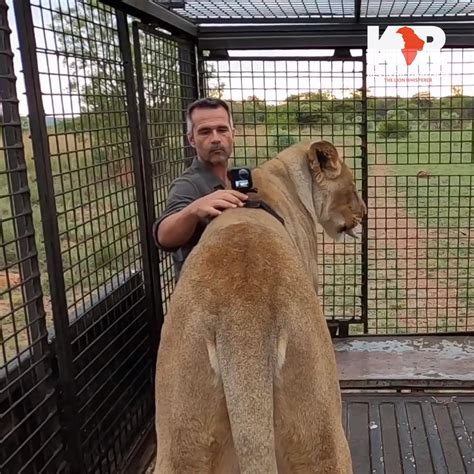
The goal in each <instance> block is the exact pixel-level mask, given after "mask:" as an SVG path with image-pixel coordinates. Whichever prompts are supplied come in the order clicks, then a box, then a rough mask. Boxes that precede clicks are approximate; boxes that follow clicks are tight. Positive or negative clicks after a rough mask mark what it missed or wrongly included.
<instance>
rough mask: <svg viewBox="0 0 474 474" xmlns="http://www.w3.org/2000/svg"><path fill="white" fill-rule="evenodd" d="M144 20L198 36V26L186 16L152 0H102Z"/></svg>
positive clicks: (170, 29) (173, 31)
mask: <svg viewBox="0 0 474 474" xmlns="http://www.w3.org/2000/svg"><path fill="white" fill-rule="evenodd" d="M101 1H102V2H103V3H106V4H108V5H110V6H112V7H114V8H116V9H117V10H119V9H120V10H122V11H125V13H129V14H130V15H133V16H135V17H137V18H140V19H141V20H142V21H144V22H147V23H149V22H152V23H156V24H157V25H159V26H161V27H163V28H165V29H167V30H169V31H170V32H171V33H174V34H184V35H187V36H192V37H197V26H196V25H194V24H193V23H192V22H191V21H189V20H187V19H186V18H184V17H182V16H180V15H178V14H176V13H174V12H172V11H170V10H168V9H167V8H165V7H163V6H162V5H158V4H157V3H154V2H152V1H150V0H101Z"/></svg>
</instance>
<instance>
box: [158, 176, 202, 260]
mask: <svg viewBox="0 0 474 474" xmlns="http://www.w3.org/2000/svg"><path fill="white" fill-rule="evenodd" d="M198 198H199V193H198V190H197V187H196V186H195V185H194V183H193V182H192V181H190V180H189V179H186V178H183V177H180V178H176V179H175V180H174V181H173V183H171V186H170V189H169V193H168V198H167V200H166V207H165V210H164V211H163V213H162V214H161V215H160V216H159V218H158V219H157V220H156V221H155V222H154V224H153V229H152V232H153V239H154V241H155V244H156V245H157V246H158V247H159V248H160V249H162V250H165V251H168V252H175V251H176V250H178V249H179V247H173V248H170V247H164V246H163V245H161V244H160V242H159V241H158V227H159V225H160V224H161V222H162V221H163V220H164V219H166V218H167V217H169V216H171V215H172V214H176V213H177V212H179V211H181V210H183V209H184V208H185V207H186V206H188V205H189V204H191V203H192V202H193V201H195V200H196V199H198Z"/></svg>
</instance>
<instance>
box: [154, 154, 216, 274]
mask: <svg viewBox="0 0 474 474" xmlns="http://www.w3.org/2000/svg"><path fill="white" fill-rule="evenodd" d="M218 189H225V184H224V182H223V181H222V180H221V179H220V178H219V177H218V176H216V175H214V174H213V173H212V172H211V171H210V170H209V169H208V168H207V166H206V164H205V163H203V162H202V161H200V160H198V159H197V158H194V160H193V162H192V164H191V166H190V167H189V168H187V169H186V170H185V171H184V173H183V174H182V175H181V176H179V177H178V178H176V179H175V180H174V181H173V182H172V183H171V186H170V188H169V193H168V198H167V202H166V208H165V210H164V211H163V213H162V214H161V215H160V217H159V218H158V220H157V221H156V222H155V223H154V225H153V236H154V239H155V243H156V245H157V246H158V247H159V248H161V249H162V250H165V251H167V252H172V253H173V263H174V271H175V280H178V278H179V274H180V272H181V267H182V266H183V263H184V261H185V260H186V258H187V256H188V255H189V253H190V252H191V250H192V249H193V247H194V246H195V245H196V244H197V243H198V241H199V239H200V238H201V235H202V233H203V232H204V229H205V228H206V225H207V223H201V222H200V223H199V224H198V225H197V226H196V230H195V232H194V234H193V236H192V237H191V239H190V240H189V241H188V242H187V243H186V244H184V245H182V246H181V247H176V248H169V247H163V246H162V245H161V244H160V243H159V242H158V239H157V230H158V226H159V225H160V223H161V221H162V220H163V219H165V218H166V217H168V216H170V215H171V214H175V213H176V212H179V211H181V210H182V209H184V208H185V207H186V206H187V205H188V204H191V203H192V202H193V201H195V200H196V199H199V198H201V197H203V196H206V195H208V194H210V193H213V192H214V191H217V190H218Z"/></svg>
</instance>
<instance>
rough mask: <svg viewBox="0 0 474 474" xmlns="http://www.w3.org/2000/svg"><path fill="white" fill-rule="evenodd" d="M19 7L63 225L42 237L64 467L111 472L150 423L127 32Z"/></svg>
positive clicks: (94, 12)
mask: <svg viewBox="0 0 474 474" xmlns="http://www.w3.org/2000/svg"><path fill="white" fill-rule="evenodd" d="M21 4H22V5H27V7H28V8H30V7H31V13H30V15H31V18H32V23H33V25H32V30H33V31H31V32H29V31H27V32H25V34H26V35H27V37H28V36H29V38H30V39H29V40H28V42H29V43H28V44H29V45H31V44H33V45H34V46H35V47H34V50H33V55H32V56H33V57H32V58H31V57H27V56H25V57H26V59H27V62H28V65H29V64H30V63H31V64H33V67H31V68H29V69H31V70H32V76H33V79H32V83H33V84H34V80H35V75H36V72H35V68H37V75H38V81H37V82H38V84H39V86H38V89H39V90H28V88H27V93H28V94H29V95H30V99H31V103H34V101H35V100H36V101H39V103H40V105H39V106H38V107H37V108H35V110H34V111H33V112H34V114H35V116H36V117H37V118H38V121H39V126H40V127H43V129H44V133H45V134H46V135H47V142H46V144H45V146H44V147H43V149H42V150H41V149H40V148H39V147H36V148H35V145H36V144H35V143H33V149H34V150H35V152H36V151H41V152H42V159H43V160H44V162H45V165H46V169H47V173H46V176H45V182H40V183H39V185H40V191H42V192H43V193H46V192H49V193H51V194H50V195H51V197H52V200H50V201H49V202H48V206H49V207H45V208H46V209H47V211H46V212H48V214H49V216H50V217H51V216H53V217H52V218H53V219H54V225H55V226H56V225H57V229H58V235H52V236H51V235H47V232H48V229H45V237H46V238H47V239H49V240H48V242H50V247H51V252H50V253H47V255H46V257H47V258H48V259H49V260H50V261H51V260H52V259H53V258H54V257H55V256H57V257H58V258H57V259H56V260H55V263H54V265H53V264H52V265H50V272H49V278H50V282H51V281H54V280H56V281H54V285H52V291H53V290H54V291H53V294H52V295H51V296H52V300H53V303H55V304H56V314H54V320H55V326H56V340H57V342H58V346H59V347H62V348H63V352H62V353H60V354H58V360H59V363H60V374H59V377H60V382H63V383H64V381H66V380H67V383H65V384H64V386H65V387H67V389H68V390H69V392H68V394H67V396H68V397H70V399H65V400H64V402H63V403H65V404H67V405H72V406H73V411H72V416H74V417H75V418H74V419H71V418H70V417H69V418H68V419H66V420H65V423H66V425H67V426H66V428H67V429H69V433H70V437H71V438H70V442H71V445H72V446H74V444H76V445H75V449H76V451H75V456H76V459H74V456H72V457H71V458H70V462H71V466H73V464H74V469H76V470H79V471H80V472H104V473H105V472H107V473H108V472H115V471H119V470H121V469H123V467H124V463H125V462H126V461H127V457H128V455H129V454H130V452H131V450H132V449H134V448H135V446H136V443H137V440H139V439H140V437H141V434H142V433H143V430H144V429H145V428H146V427H150V426H151V423H152V418H153V386H152V383H153V376H152V375H153V371H154V367H153V360H154V354H153V352H152V349H153V342H152V341H153V338H154V335H153V334H152V332H153V328H152V327H151V326H150V322H151V320H152V317H151V316H153V315H152V314H151V313H152V312H153V310H154V308H153V306H152V305H151V304H150V300H149V299H148V298H147V295H148V293H147V291H149V289H148V288H149V287H150V285H149V284H148V286H147V287H146V288H147V289H145V284H144V273H143V252H144V250H143V249H144V245H145V244H144V242H143V239H141V235H140V229H139V215H143V214H144V211H143V209H140V206H144V203H143V199H142V198H143V197H142V196H141V193H140V192H137V183H136V179H135V176H136V174H135V172H136V170H135V172H134V157H133V156H132V138H131V133H130V123H129V115H128V112H129V104H128V102H127V83H126V81H125V76H124V62H125V61H124V57H123V48H122V50H121V47H120V46H121V44H120V42H121V40H123V38H125V37H126V34H124V32H123V28H122V30H121V34H119V30H118V25H117V16H116V12H115V10H114V9H112V8H110V7H107V6H105V5H103V4H102V3H101V2H97V1H95V0H88V1H77V2H66V3H64V2H52V1H49V0H31V2H26V1H25V0H23V1H22V2H21ZM25 11H29V10H23V12H25ZM121 18H124V17H123V16H122V17H121ZM122 27H124V28H125V29H126V24H125V26H124V25H122ZM33 39H34V42H32V40H33ZM28 44H25V49H26V48H27V47H28ZM27 69H28V68H27ZM35 94H36V95H35ZM135 106H136V104H135ZM135 159H136V157H135ZM48 180H49V181H48ZM49 184H51V186H50V189H48V188H49ZM40 197H41V193H40ZM43 200H46V199H45V197H44V195H43ZM43 218H45V217H43ZM141 227H142V233H144V232H146V229H145V228H144V226H141ZM51 268H53V270H52V271H51ZM54 272H56V273H54ZM57 282H60V285H58V284H57ZM148 283H149V282H148ZM64 321H66V324H65V325H64ZM60 323H62V324H60ZM58 328H59V330H58ZM64 359H67V360H70V367H71V372H72V373H66V371H65V369H64V367H65V365H64V366H61V362H64ZM68 378H69V379H68Z"/></svg>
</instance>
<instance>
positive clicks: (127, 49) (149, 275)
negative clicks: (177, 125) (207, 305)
mask: <svg viewBox="0 0 474 474" xmlns="http://www.w3.org/2000/svg"><path fill="white" fill-rule="evenodd" d="M116 16H117V28H118V33H119V42H120V51H121V53H122V58H123V64H124V66H123V67H124V76H125V83H126V90H127V112H128V120H129V126H130V140H131V144H132V154H133V166H134V174H135V185H136V188H137V204H138V220H139V223H140V241H141V248H142V261H143V273H144V285H145V298H146V300H147V312H148V315H147V316H148V319H149V324H150V332H151V334H150V338H151V341H152V345H151V348H150V349H151V351H152V357H153V363H152V365H151V366H152V367H153V368H154V367H155V363H154V361H155V358H156V355H157V350H158V337H159V333H160V330H161V324H162V317H158V318H157V317H156V316H157V314H162V304H161V296H160V295H161V289H160V286H159V284H160V283H159V282H160V275H159V274H158V273H157V269H158V265H156V264H154V263H155V262H158V255H157V251H156V246H155V245H154V242H153V240H152V235H151V229H152V225H153V220H154V212H153V191H152V190H153V185H152V181H151V176H152V175H151V168H150V166H149V164H150V161H149V160H143V157H142V143H140V138H143V135H141V133H140V124H139V118H138V109H137V103H136V97H137V93H136V90H135V79H134V72H133V59H132V49H131V46H130V34H129V30H128V24H127V18H126V15H125V13H124V12H122V11H120V10H116ZM134 46H135V48H136V49H139V47H140V46H139V42H135V41H134ZM140 84H143V78H142V80H141V82H140ZM143 125H144V126H145V128H146V122H144V123H142V126H143ZM142 128H143V127H142Z"/></svg>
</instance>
